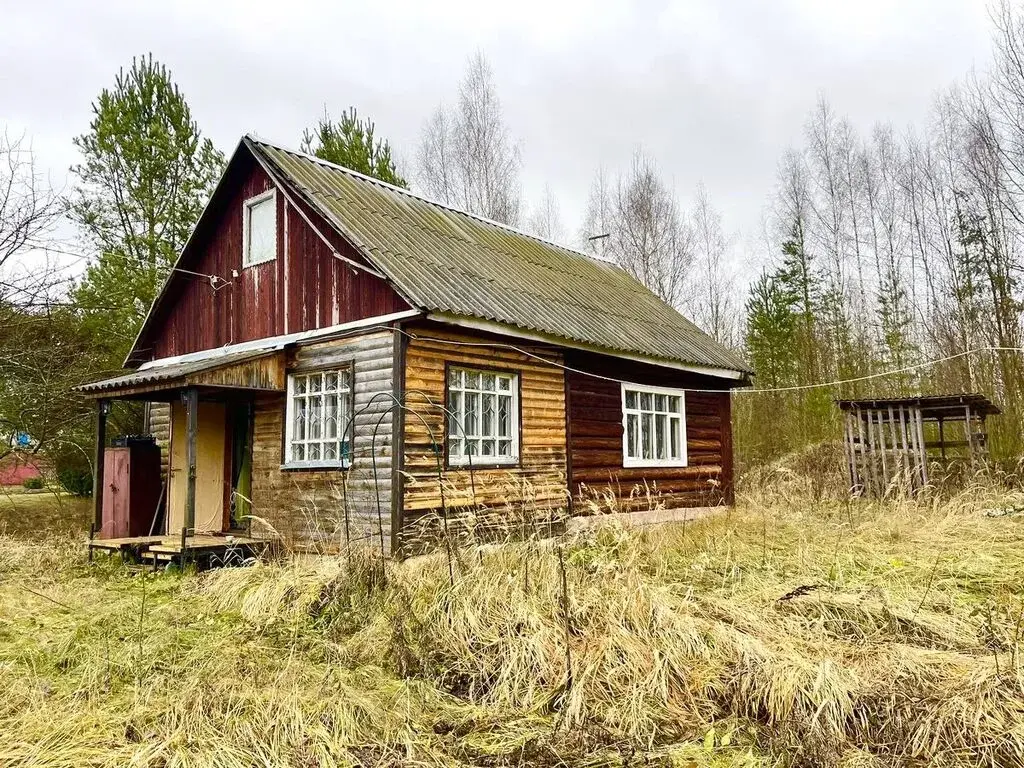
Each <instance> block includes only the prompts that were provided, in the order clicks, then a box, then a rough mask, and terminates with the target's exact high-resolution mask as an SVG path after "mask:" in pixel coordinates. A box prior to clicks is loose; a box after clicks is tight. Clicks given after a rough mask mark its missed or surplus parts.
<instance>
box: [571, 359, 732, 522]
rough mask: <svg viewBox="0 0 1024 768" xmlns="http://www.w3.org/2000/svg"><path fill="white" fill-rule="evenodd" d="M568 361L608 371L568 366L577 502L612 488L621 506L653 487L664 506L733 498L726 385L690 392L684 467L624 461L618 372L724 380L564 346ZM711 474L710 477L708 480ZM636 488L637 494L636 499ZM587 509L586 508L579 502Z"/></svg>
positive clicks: (635, 502)
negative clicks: (626, 465)
mask: <svg viewBox="0 0 1024 768" xmlns="http://www.w3.org/2000/svg"><path fill="white" fill-rule="evenodd" d="M566 365H567V366H569V367H571V368H574V369H577V370H581V371H587V372H590V373H596V374H599V375H601V376H607V377H609V378H612V379H616V381H607V380H605V379H601V378H595V377H594V376H588V375H585V374H583V373H575V372H571V371H570V372H567V373H566V375H565V382H566V395H567V408H566V414H567V424H566V431H567V441H568V445H569V490H570V492H571V493H572V495H573V498H574V503H579V502H580V500H581V493H582V496H583V500H584V501H585V500H586V499H588V498H594V496H595V494H597V495H599V494H603V493H608V492H610V493H612V494H613V495H614V496H615V497H616V498H617V499H618V500H619V503H620V504H621V505H622V507H623V508H624V509H627V508H628V509H632V508H644V507H645V506H646V505H647V504H648V503H649V502H648V500H647V498H646V491H645V490H641V489H644V488H645V484H646V487H649V488H650V489H651V490H652V491H653V490H656V491H657V493H658V496H659V499H660V501H661V502H662V503H664V504H665V505H666V506H667V507H669V508H671V507H686V506H704V505H714V504H719V503H721V502H723V501H724V502H726V503H732V499H733V456H732V419H731V409H730V395H729V391H728V390H724V391H722V392H721V393H719V392H687V393H686V395H685V403H686V452H687V463H688V465H689V466H686V467H679V468H675V467H656V468H654V467H629V468H624V467H623V466H622V393H621V384H620V383H619V381H618V380H625V381H630V382H634V383H636V384H649V385H653V386H664V387H679V388H691V389H717V388H720V387H722V386H723V385H722V382H721V381H720V380H716V379H712V378H708V377H705V376H699V375H696V374H690V373H686V372H684V371H673V370H668V369H664V368H655V367H652V366H648V365H643V364H642V363H633V362H630V361H628V360H615V359H613V358H605V357H602V356H599V355H590V354H586V353H574V352H567V353H566ZM709 481H713V482H709ZM631 496H632V497H633V498H632V499H631ZM580 511H583V510H580Z"/></svg>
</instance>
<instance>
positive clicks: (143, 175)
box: [70, 55, 224, 367]
mask: <svg viewBox="0 0 1024 768" xmlns="http://www.w3.org/2000/svg"><path fill="white" fill-rule="evenodd" d="M92 109H93V119H92V122H91V123H90V125H89V131H88V132H87V133H85V134H83V135H81V136H79V137H78V138H76V139H75V140H74V143H75V146H76V147H78V149H79V151H80V152H81V154H82V162H81V163H80V164H78V165H76V166H74V167H73V168H72V169H71V170H72V172H73V173H74V174H75V176H77V177H78V183H77V185H76V188H75V190H74V194H73V197H72V200H71V205H70V213H71V216H72V218H73V220H74V221H75V222H76V223H77V224H78V226H79V227H80V228H81V230H82V231H83V233H84V234H85V235H86V236H87V237H88V238H89V240H90V241H91V244H92V246H93V248H94V249H95V251H96V252H97V254H98V258H97V260H96V261H95V262H94V263H93V264H91V265H90V266H89V267H88V269H87V270H86V273H85V276H84V277H83V279H82V280H81V282H80V283H79V285H78V286H77V288H76V289H75V292H74V298H75V299H76V301H77V302H78V303H79V305H80V306H81V307H83V309H82V315H83V317H84V318H85V322H86V326H87V327H88V328H89V329H91V331H92V332H93V334H94V336H95V338H96V339H97V342H98V343H99V344H101V345H103V346H105V347H106V349H107V352H108V354H109V359H110V365H111V367H119V365H120V360H121V357H122V356H123V355H124V354H125V353H126V352H127V349H128V348H129V346H130V345H131V343H132V340H133V339H134V337H135V334H136V332H137V330H138V328H139V325H140V324H141V322H142V319H143V318H144V317H145V314H146V312H147V311H148V309H149V307H150V305H151V304H152V302H153V299H154V298H155V296H156V293H157V290H158V289H159V286H160V285H161V284H162V282H163V280H164V279H165V278H166V277H167V275H168V273H169V271H170V268H171V266H172V265H173V263H174V260H175V258H176V257H177V255H178V253H179V252H180V251H181V249H182V247H183V246H184V244H185V241H186V240H187V239H188V236H189V234H190V232H191V230H192V227H193V226H194V224H195V222H196V220H197V219H198V218H199V214H200V213H201V212H202V208H203V206H204V205H205V203H206V200H207V199H208V197H209V195H210V192H211V190H212V188H213V186H214V184H215V183H216V181H217V178H218V177H219V176H220V173H221V170H222V168H223V166H224V156H223V154H221V153H220V152H219V151H218V150H217V149H216V148H214V146H213V144H212V142H211V141H210V140H209V139H205V138H203V137H202V135H201V133H200V131H199V127H198V125H197V124H196V122H195V120H194V119H193V117H192V112H191V110H190V109H189V106H188V103H187V102H186V101H185V97H184V96H183V95H182V93H181V92H180V91H179V89H178V87H177V86H176V85H175V84H174V82H173V81H172V79H171V74H170V72H169V71H168V70H167V68H166V67H165V66H164V65H163V64H160V63H159V62H156V61H154V59H153V57H152V55H150V56H147V57H144V58H139V59H133V60H132V65H131V67H130V69H128V70H127V71H125V70H121V71H120V72H118V74H117V77H116V78H115V81H114V87H113V88H111V89H107V88H105V89H103V91H102V92H101V93H100V96H99V98H98V99H97V100H96V101H95V102H94V103H93V105H92ZM92 307H104V309H98V310H97V309H92ZM106 307H116V309H113V310H111V309H106Z"/></svg>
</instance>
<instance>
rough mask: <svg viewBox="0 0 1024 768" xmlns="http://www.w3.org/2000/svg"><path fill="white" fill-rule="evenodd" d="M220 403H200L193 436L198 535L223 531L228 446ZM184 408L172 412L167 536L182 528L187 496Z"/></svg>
mask: <svg viewBox="0 0 1024 768" xmlns="http://www.w3.org/2000/svg"><path fill="white" fill-rule="evenodd" d="M224 413H225V409H224V405H223V403H203V402H201V403H199V420H198V425H199V429H198V431H197V432H196V527H195V530H196V532H197V533H220V532H221V531H223V530H224V482H225V478H224V448H225V444H226V442H227V432H226V424H225V419H224ZM185 425H186V420H185V406H184V405H182V404H181V403H177V402H176V403H174V404H173V406H172V408H171V467H170V471H171V482H170V487H169V489H168V491H169V492H168V497H167V501H168V504H167V507H168V509H169V511H170V514H169V515H168V526H167V533H168V534H177V533H180V532H181V529H182V528H183V527H184V526H185V498H186V496H187V494H188V461H187V459H186V443H187V441H186V434H185Z"/></svg>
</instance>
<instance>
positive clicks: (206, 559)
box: [89, 534, 275, 569]
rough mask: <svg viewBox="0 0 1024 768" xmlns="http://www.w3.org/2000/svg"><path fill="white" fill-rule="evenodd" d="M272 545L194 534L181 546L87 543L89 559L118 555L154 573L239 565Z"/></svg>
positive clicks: (149, 540) (170, 540) (146, 541)
mask: <svg viewBox="0 0 1024 768" xmlns="http://www.w3.org/2000/svg"><path fill="white" fill-rule="evenodd" d="M274 544H275V540H273V539H254V538H251V537H248V536H235V535H230V534H222V535H215V534H194V535H192V536H187V537H186V538H185V540H184V546H182V537H181V536H133V537H126V538H119V539H91V540H90V541H89V558H90V559H92V556H93V552H94V551H96V550H99V551H103V552H107V553H108V554H111V555H113V554H115V553H118V554H120V555H121V558H122V559H123V560H126V561H127V560H134V561H135V562H144V563H147V564H149V565H151V566H152V567H153V569H156V568H157V566H159V565H160V564H166V565H170V564H172V563H177V564H178V565H183V564H185V563H194V564H195V565H196V567H198V568H216V567H221V566H225V565H241V564H242V563H243V562H245V561H246V560H248V559H250V558H252V557H256V556H259V555H262V554H264V553H266V552H267V551H268V550H269V549H270V548H271V547H273V546H274Z"/></svg>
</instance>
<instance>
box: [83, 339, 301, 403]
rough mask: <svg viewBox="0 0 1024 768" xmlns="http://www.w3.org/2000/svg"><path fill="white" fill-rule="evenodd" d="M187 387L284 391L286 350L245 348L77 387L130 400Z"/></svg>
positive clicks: (88, 393)
mask: <svg viewBox="0 0 1024 768" xmlns="http://www.w3.org/2000/svg"><path fill="white" fill-rule="evenodd" d="M185 387H211V388H222V389H246V390H263V391H270V392H283V391H284V388H285V371H284V359H283V353H282V352H281V350H280V349H269V350H268V349H263V350H245V351H240V352H229V353H226V354H223V355H216V356H212V357H205V358H202V359H197V360H179V361H176V362H169V363H167V364H165V365H153V366H150V367H147V368H143V369H139V370H138V371H134V372H132V373H127V374H124V375H122V376H115V377H113V378H110V379H103V380H102V381H94V382H92V383H90V384H83V385H81V386H79V387H75V390H76V391H78V392H82V393H83V394H85V395H86V396H87V397H92V398H101V397H102V398H125V399H130V398H133V397H141V396H143V395H146V396H150V395H152V394H153V393H154V392H161V391H172V390H177V389H183V388H185ZM150 399H152V398H150Z"/></svg>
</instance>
